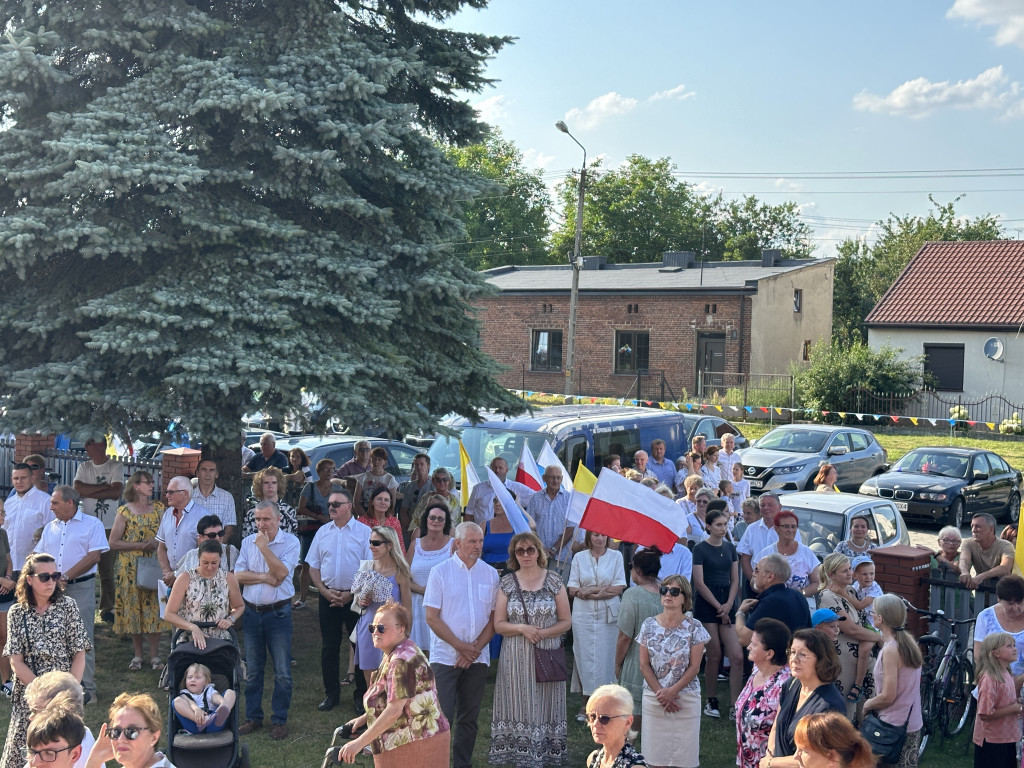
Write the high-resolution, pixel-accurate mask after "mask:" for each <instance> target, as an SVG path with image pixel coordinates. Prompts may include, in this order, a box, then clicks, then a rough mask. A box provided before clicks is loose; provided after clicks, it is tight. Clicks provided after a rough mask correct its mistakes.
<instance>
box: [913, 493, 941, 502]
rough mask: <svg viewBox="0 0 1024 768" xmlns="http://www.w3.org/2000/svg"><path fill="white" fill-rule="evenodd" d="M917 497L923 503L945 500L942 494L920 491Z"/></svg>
mask: <svg viewBox="0 0 1024 768" xmlns="http://www.w3.org/2000/svg"><path fill="white" fill-rule="evenodd" d="M917 495H918V497H919V498H922V499H924V500H925V501H945V500H946V494H944V493H931V492H928V491H922V492H921V493H919V494H917Z"/></svg>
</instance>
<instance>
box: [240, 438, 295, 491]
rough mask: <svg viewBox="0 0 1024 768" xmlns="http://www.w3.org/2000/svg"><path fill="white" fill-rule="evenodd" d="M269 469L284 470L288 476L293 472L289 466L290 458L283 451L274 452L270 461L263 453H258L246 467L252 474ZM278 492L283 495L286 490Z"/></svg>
mask: <svg viewBox="0 0 1024 768" xmlns="http://www.w3.org/2000/svg"><path fill="white" fill-rule="evenodd" d="M267 467H277V468H278V469H281V470H284V471H285V473H286V474H287V473H288V472H289V471H290V470H291V467H289V466H288V456H287V455H286V454H285V453H284V452H283V451H279V450H277V449H275V450H274V452H273V453H272V454H271V456H270V458H269V459H267V458H265V457H264V456H263V452H262V451H256V455H255V456H253V457H252V458H251V459H249V462H248V463H247V464H246V465H245V468H246V469H247V470H249V471H250V472H259V471H260V470H261V469H266V468H267ZM278 492H279V493H283V492H284V489H283V488H281V489H279V490H278Z"/></svg>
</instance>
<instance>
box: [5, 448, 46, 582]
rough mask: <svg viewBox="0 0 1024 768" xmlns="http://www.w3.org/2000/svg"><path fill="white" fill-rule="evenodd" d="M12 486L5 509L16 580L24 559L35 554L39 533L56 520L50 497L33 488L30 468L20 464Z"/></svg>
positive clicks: (6, 528) (17, 465)
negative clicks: (33, 548) (51, 509)
mask: <svg viewBox="0 0 1024 768" xmlns="http://www.w3.org/2000/svg"><path fill="white" fill-rule="evenodd" d="M11 484H12V485H13V486H14V493H13V494H12V495H11V496H10V497H9V498H8V499H7V502H6V504H5V505H4V509H5V510H6V511H7V520H6V521H5V522H4V530H5V531H7V539H8V542H9V543H10V545H11V564H12V565H13V567H14V574H13V576H14V580H15V581H17V580H18V576H17V574H18V572H19V571H20V570H21V566H23V565H24V564H25V558H26V557H28V556H29V554H30V553H31V552H32V546H33V545H32V539H33V537H34V536H35V533H36V531H38V530H39V529H40V528H42V527H43V526H44V525H46V524H47V523H48V522H50V521H51V520H53V513H52V512H51V511H50V496H49V494H46V493H43V492H42V491H40V490H39V489H38V488H35V487H33V486H32V470H31V469H30V468H29V466H28V464H25V463H22V462H18V463H17V464H15V465H14V469H12V470H11Z"/></svg>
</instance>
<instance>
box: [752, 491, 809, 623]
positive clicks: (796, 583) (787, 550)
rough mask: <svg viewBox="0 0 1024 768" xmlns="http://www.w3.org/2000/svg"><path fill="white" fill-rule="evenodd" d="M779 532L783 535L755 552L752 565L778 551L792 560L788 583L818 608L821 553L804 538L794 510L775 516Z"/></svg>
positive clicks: (787, 510) (788, 559)
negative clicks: (801, 537) (800, 536)
mask: <svg viewBox="0 0 1024 768" xmlns="http://www.w3.org/2000/svg"><path fill="white" fill-rule="evenodd" d="M775 531H776V533H778V535H779V538H778V541H776V542H775V543H774V544H769V545H768V546H767V547H765V548H764V549H762V550H761V551H760V552H758V553H757V554H755V555H754V556H753V557H752V558H751V560H750V565H751V567H755V566H756V565H757V563H758V561H760V560H761V558H763V557H764V556H765V555H771V554H778V555H782V556H783V557H784V558H786V562H787V563H789V570H790V576H789V580H788V581H787V582H786V586H787V587H789V588H790V589H795V590H796V591H797V592H799V593H800V594H802V595H803V596H804V597H806V598H807V607H808V608H809V609H810V610H812V611H813V610H814V596H815V595H817V594H818V556H817V555H815V554H814V550H812V549H811V548H810V547H808V546H807V545H806V544H804V543H803V542H801V541H800V539H799V537H798V535H797V534H798V533H799V531H800V518H798V517H797V516H796V513H795V512H794V511H793V510H791V509H783V510H782V511H781V512H779V513H778V514H776V515H775Z"/></svg>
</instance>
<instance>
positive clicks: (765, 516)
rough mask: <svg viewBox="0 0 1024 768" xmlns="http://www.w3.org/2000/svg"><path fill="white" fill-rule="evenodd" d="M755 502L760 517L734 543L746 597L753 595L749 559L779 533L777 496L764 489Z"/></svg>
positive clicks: (772, 540) (775, 540) (775, 539)
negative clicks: (776, 518) (759, 509)
mask: <svg viewBox="0 0 1024 768" xmlns="http://www.w3.org/2000/svg"><path fill="white" fill-rule="evenodd" d="M757 503H758V505H759V506H760V507H761V519H760V520H758V521H757V522H756V523H752V524H751V525H748V526H747V530H745V531H744V532H743V538H742V539H740V543H739V544H737V545H736V552H738V553H739V556H740V567H741V568H742V569H743V587H744V593H745V594H746V596H747V597H754V596H755V593H754V591H753V589H752V587H751V583H750V578H751V577H752V576H753V575H754V567H753V565H751V562H750V561H751V559H752V558H753V557H754V555H756V554H758V553H759V552H760V551H761V550H762V549H764V548H765V547H767V546H769V545H771V544H774V543H775V542H777V541H778V540H779V534H778V533H776V531H775V515H777V514H778V513H779V512H781V511H782V504H781V503H780V502H779V497H778V496H777V495H775V492H774V491H765V492H764V493H762V494H761V495H760V496H758V498H757Z"/></svg>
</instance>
